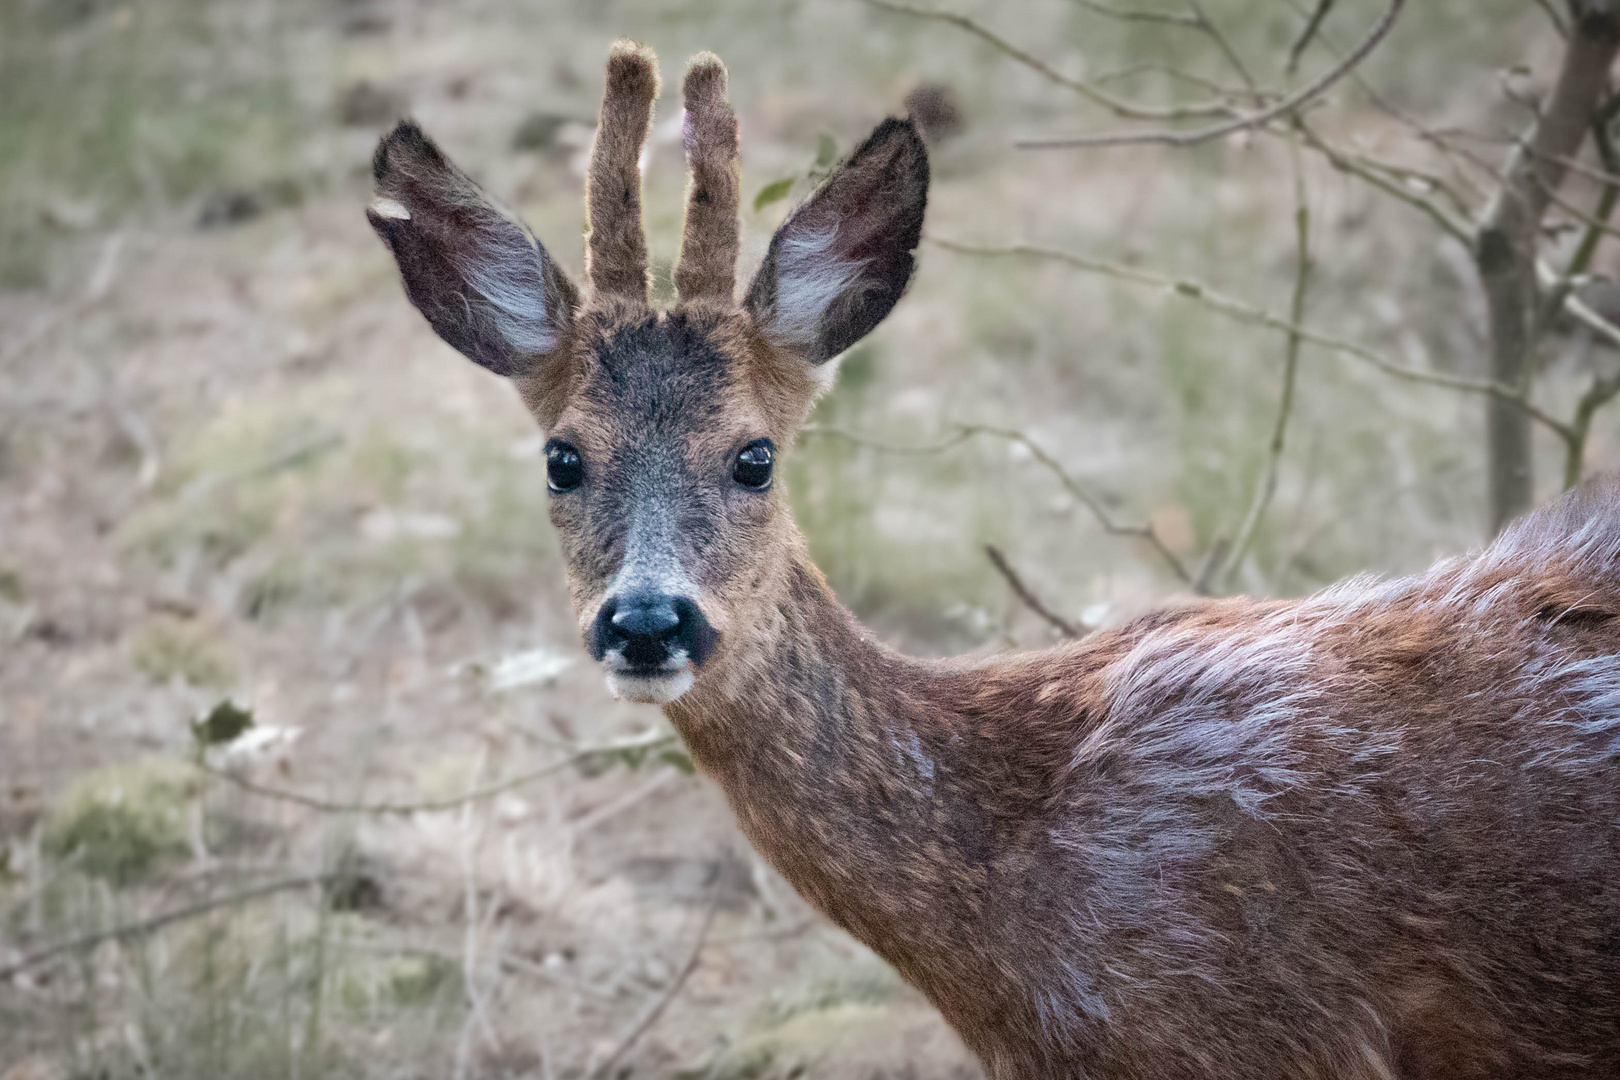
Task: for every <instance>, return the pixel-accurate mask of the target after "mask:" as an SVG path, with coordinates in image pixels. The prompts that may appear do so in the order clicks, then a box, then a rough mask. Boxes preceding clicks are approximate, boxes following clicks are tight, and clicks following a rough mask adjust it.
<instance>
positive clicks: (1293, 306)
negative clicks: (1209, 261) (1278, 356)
mask: <svg viewBox="0 0 1620 1080" xmlns="http://www.w3.org/2000/svg"><path fill="white" fill-rule="evenodd" d="M1329 2H1331V0H1329ZM1288 164H1289V166H1290V168H1291V171H1292V174H1293V180H1294V293H1293V296H1292V297H1291V298H1290V299H1289V302H1288V321H1289V322H1290V323H1292V324H1293V325H1294V326H1295V327H1298V326H1300V325H1301V323H1303V322H1304V320H1305V293H1306V291H1307V289H1308V288H1309V287H1310V279H1311V206H1310V202H1309V200H1308V199H1307V198H1306V192H1305V175H1304V170H1303V169H1302V168H1301V166H1300V160H1299V142H1298V140H1297V139H1296V140H1295V141H1293V142H1290V143H1289V146H1288ZM1302 340H1303V339H1302V338H1301V337H1300V334H1299V331H1298V330H1297V329H1294V330H1290V331H1288V344H1287V346H1286V347H1285V349H1284V350H1283V386H1282V396H1281V398H1280V399H1279V400H1278V402H1277V419H1276V422H1275V423H1274V424H1273V425H1272V428H1271V442H1270V443H1269V444H1268V445H1267V447H1266V464H1265V468H1264V469H1263V470H1262V472H1261V476H1260V479H1259V480H1258V481H1256V483H1255V487H1254V498H1253V501H1251V502H1250V503H1249V511H1248V513H1247V514H1245V515H1244V516H1243V524H1242V525H1241V526H1240V527H1239V528H1238V534H1237V539H1236V540H1234V541H1232V548H1231V551H1230V552H1229V553H1228V554H1227V556H1226V558H1225V560H1224V561H1223V562H1222V563H1221V568H1220V577H1219V580H1220V581H1221V583H1222V584H1223V585H1224V584H1225V583H1227V582H1229V581H1230V579H1231V577H1232V574H1234V573H1235V572H1236V571H1237V568H1238V567H1239V566H1240V565H1241V564H1242V562H1243V558H1244V556H1245V555H1247V554H1248V553H1249V545H1250V544H1252V543H1253V542H1254V535H1255V532H1256V530H1258V528H1259V527H1260V519H1261V518H1263V517H1264V516H1265V513H1266V507H1267V506H1269V505H1270V504H1271V499H1272V496H1273V495H1275V494H1276V493H1277V473H1278V470H1279V469H1280V468H1281V465H1282V452H1283V445H1284V441H1285V439H1286V436H1287V434H1288V417H1289V415H1290V414H1291V413H1292V412H1293V408H1294V383H1295V380H1296V377H1297V375H1298V372H1299V350H1300V345H1301V343H1302Z"/></svg>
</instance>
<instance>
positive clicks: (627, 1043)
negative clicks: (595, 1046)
mask: <svg viewBox="0 0 1620 1080" xmlns="http://www.w3.org/2000/svg"><path fill="white" fill-rule="evenodd" d="M723 876H724V875H723V874H722V873H721V872H720V868H719V867H718V866H717V867H716V868H715V871H714V881H713V882H711V883H710V885H709V906H708V910H707V911H705V912H704V914H703V925H702V926H701V927H699V929H698V936H697V941H695V942H693V943H692V951H691V953H689V954H688V955H687V957H686V963H684V964H682V965H681V968H680V970H679V971H677V972H676V973H675V977H674V978H673V979H671V980H670V983H669V986H668V987H667V988H666V989H665V990H664V992H663V993H662V994H660V995H659V997H658V1000H657V1001H655V1002H653V1003H652V1006H651V1008H649V1009H648V1010H647V1011H646V1012H644V1013H642V1014H641V1016H640V1018H639V1019H637V1020H636V1022H635V1023H634V1024H631V1025H630V1030H628V1031H626V1032H625V1033H624V1035H623V1036H622V1037H621V1038H620V1039H619V1042H618V1044H617V1045H616V1046H614V1048H613V1050H612V1052H611V1053H609V1054H608V1056H607V1057H606V1058H604V1059H603V1060H602V1063H601V1064H600V1065H598V1066H597V1067H596V1068H594V1069H592V1070H591V1073H590V1080H603V1078H604V1077H606V1076H608V1075H609V1074H610V1073H611V1072H612V1070H613V1067H614V1066H615V1065H617V1064H618V1063H619V1061H620V1060H621V1059H622V1058H623V1057H624V1055H625V1054H627V1053H629V1052H630V1048H631V1047H633V1046H634V1045H635V1044H636V1042H637V1041H638V1040H639V1039H640V1038H641V1037H642V1036H643V1035H645V1034H646V1033H647V1031H648V1029H649V1028H651V1027H652V1026H653V1025H654V1024H655V1023H657V1022H658V1018H659V1017H660V1016H662V1015H664V1010H665V1009H667V1008H669V1003H670V1002H672V1001H674V1000H675V996H676V995H677V994H679V993H680V992H681V987H683V986H685V985H686V980H687V979H690V978H691V977H692V972H694V971H696V970H697V966H698V961H699V960H700V959H702V957H703V947H704V946H705V945H707V944H708V943H709V929H710V928H711V927H712V926H714V916H715V914H716V913H717V912H718V911H719V910H720V883H721V879H722V877H723Z"/></svg>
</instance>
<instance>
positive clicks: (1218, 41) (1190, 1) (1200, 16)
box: [1187, 0, 1265, 105]
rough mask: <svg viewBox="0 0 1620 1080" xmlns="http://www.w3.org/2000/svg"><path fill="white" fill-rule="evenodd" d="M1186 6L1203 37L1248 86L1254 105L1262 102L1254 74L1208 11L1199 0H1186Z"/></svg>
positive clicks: (1262, 95) (1262, 96) (1262, 98)
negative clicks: (1207, 39) (1189, 9)
mask: <svg viewBox="0 0 1620 1080" xmlns="http://www.w3.org/2000/svg"><path fill="white" fill-rule="evenodd" d="M1187 6H1188V7H1189V8H1191V9H1192V13H1193V18H1194V19H1196V20H1197V22H1198V29H1199V30H1201V31H1202V32H1203V34H1204V36H1205V37H1207V38H1209V39H1210V40H1211V41H1213V42H1214V43H1215V48H1217V49H1219V50H1220V53H1221V55H1222V56H1224V57H1226V62H1227V63H1228V64H1230V65H1231V67H1232V70H1233V71H1235V72H1237V77H1238V78H1240V79H1242V80H1243V85H1244V86H1247V87H1248V88H1249V95H1250V96H1251V97H1252V98H1254V103H1255V104H1256V105H1260V104H1263V103H1264V97H1265V95H1264V94H1262V93H1261V92H1260V87H1259V85H1258V84H1256V83H1255V81H1254V76H1253V75H1251V74H1249V67H1248V65H1247V64H1245V63H1244V62H1243V57H1241V56H1239V55H1238V51H1237V49H1236V47H1234V46H1233V44H1232V42H1231V41H1230V40H1229V39H1228V38H1227V36H1226V35H1225V34H1223V33H1221V28H1220V27H1219V26H1216V25H1215V20H1214V19H1211V18H1210V17H1209V12H1207V11H1205V10H1204V5H1203V4H1202V3H1201V2H1200V0H1187Z"/></svg>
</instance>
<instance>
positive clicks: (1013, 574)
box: [984, 544, 1086, 638]
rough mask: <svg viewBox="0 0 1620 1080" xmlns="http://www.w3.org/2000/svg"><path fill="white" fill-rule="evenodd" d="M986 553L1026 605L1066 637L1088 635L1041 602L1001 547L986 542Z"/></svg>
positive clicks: (991, 562) (992, 564)
mask: <svg viewBox="0 0 1620 1080" xmlns="http://www.w3.org/2000/svg"><path fill="white" fill-rule="evenodd" d="M984 553H985V554H986V555H987V556H989V557H990V565H991V566H994V567H995V568H996V570H997V572H999V573H1000V574H1001V576H1002V577H1004V578H1006V579H1007V584H1008V585H1010V586H1012V591H1013V592H1014V593H1016V594H1017V595H1018V599H1020V600H1022V601H1023V602H1024V606H1025V607H1027V608H1029V610H1031V611H1033V612H1034V613H1035V614H1037V615H1039V616H1040V617H1041V618H1043V619H1045V620H1046V621H1047V622H1049V623H1051V624H1052V625H1053V626H1054V627H1056V628H1057V632H1058V633H1060V634H1062V635H1063V636H1064V637H1066V638H1079V637H1085V636H1086V632H1085V631H1084V630H1082V629H1081V628H1080V627H1078V626H1076V625H1074V623H1072V622H1070V621H1069V620H1068V619H1065V618H1064V617H1063V616H1061V615H1059V614H1058V613H1057V612H1055V611H1053V610H1052V609H1051V608H1049V607H1047V606H1046V605H1045V604H1043V603H1042V602H1041V598H1040V597H1038V596H1036V595H1035V593H1034V592H1033V591H1031V589H1030V587H1029V586H1028V585H1026V584H1024V579H1023V578H1021V577H1019V576H1018V571H1016V570H1014V569H1013V568H1012V566H1011V565H1010V564H1009V563H1008V562H1007V556H1005V555H1003V554H1002V553H1001V549H1000V548H998V547H996V545H994V544H986V545H984Z"/></svg>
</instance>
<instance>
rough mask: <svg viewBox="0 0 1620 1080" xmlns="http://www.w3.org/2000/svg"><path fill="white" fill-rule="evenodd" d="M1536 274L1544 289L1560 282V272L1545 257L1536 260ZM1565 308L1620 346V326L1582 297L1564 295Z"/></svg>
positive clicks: (1594, 331) (1597, 332)
mask: <svg viewBox="0 0 1620 1080" xmlns="http://www.w3.org/2000/svg"><path fill="white" fill-rule="evenodd" d="M1536 276H1537V278H1538V279H1539V283H1540V285H1541V287H1542V288H1544V289H1552V288H1555V287H1556V286H1557V284H1558V282H1559V280H1560V279H1559V277H1558V274H1557V272H1556V271H1555V270H1553V268H1552V267H1550V266H1548V265H1547V262H1546V260H1545V259H1537V260H1536ZM1564 310H1565V311H1568V312H1569V313H1570V314H1571V315H1573V316H1574V317H1575V318H1576V319H1577V320H1578V321H1580V322H1582V323H1585V324H1586V326H1587V327H1588V328H1590V329H1591V331H1592V332H1593V333H1594V334H1596V335H1597V336H1598V337H1600V338H1603V339H1604V340H1605V341H1607V342H1608V343H1609V344H1610V345H1614V346H1617V347H1620V326H1616V325H1615V324H1614V323H1612V322H1610V321H1609V320H1608V319H1605V318H1604V317H1603V316H1602V315H1599V314H1598V313H1597V312H1596V311H1594V310H1592V308H1591V307H1590V306H1589V305H1588V304H1587V303H1586V302H1585V301H1584V300H1582V299H1581V298H1580V297H1578V296H1576V295H1575V294H1574V293H1569V294H1568V295H1566V296H1565V297H1564Z"/></svg>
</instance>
